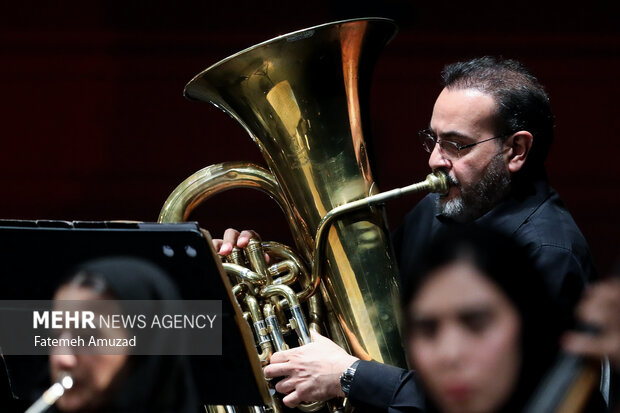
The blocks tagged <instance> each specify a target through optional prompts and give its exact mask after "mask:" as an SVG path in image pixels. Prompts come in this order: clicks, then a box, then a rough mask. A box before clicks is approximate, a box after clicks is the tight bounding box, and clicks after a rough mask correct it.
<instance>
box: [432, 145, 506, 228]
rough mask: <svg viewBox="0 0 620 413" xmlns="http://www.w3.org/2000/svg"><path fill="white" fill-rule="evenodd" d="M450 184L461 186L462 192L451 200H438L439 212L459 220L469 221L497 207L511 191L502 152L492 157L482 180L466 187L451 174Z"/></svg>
mask: <svg viewBox="0 0 620 413" xmlns="http://www.w3.org/2000/svg"><path fill="white" fill-rule="evenodd" d="M447 175H448V179H449V180H450V184H451V185H454V186H456V187H458V188H460V190H461V193H460V194H459V195H458V196H457V197H455V198H453V199H450V200H444V199H442V198H441V197H440V198H439V199H438V200H437V212H438V214H439V215H441V216H444V217H446V218H451V219H453V220H455V221H458V222H469V221H473V220H474V219H476V218H478V217H480V216H482V215H484V214H485V213H487V212H488V211H490V210H491V209H493V207H495V206H496V205H497V204H498V203H499V202H500V201H501V200H502V199H504V197H505V196H506V195H507V194H508V192H509V191H510V172H509V171H508V169H507V168H506V164H505V162H504V159H503V157H502V154H497V155H496V156H494V157H493V159H491V162H490V163H489V165H488V166H487V168H486V170H485V172H484V175H482V179H480V181H478V182H475V183H474V184H473V185H471V186H470V187H468V188H464V187H462V186H461V184H460V183H459V182H458V181H457V180H456V179H455V178H454V177H452V176H450V174H447Z"/></svg>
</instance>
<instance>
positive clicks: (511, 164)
mask: <svg viewBox="0 0 620 413" xmlns="http://www.w3.org/2000/svg"><path fill="white" fill-rule="evenodd" d="M533 143H534V137H533V136H532V134H531V133H530V132H528V131H519V132H517V133H515V134H514V135H512V136H511V137H510V139H508V141H506V144H507V145H508V146H509V147H510V149H511V151H510V152H509V154H508V160H507V162H508V164H507V165H508V170H509V171H510V172H512V173H515V172H518V171H519V170H521V168H523V165H525V161H526V160H527V156H528V155H529V153H530V149H532V144H533Z"/></svg>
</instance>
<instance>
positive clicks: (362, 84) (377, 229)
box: [159, 18, 447, 407]
mask: <svg viewBox="0 0 620 413" xmlns="http://www.w3.org/2000/svg"><path fill="white" fill-rule="evenodd" d="M395 32H396V25H395V24H394V23H393V22H392V21H391V20H388V19H382V18H369V19H359V20H348V21H341V22H335V23H330V24H325V25H321V26H316V27H313V28H309V29H306V30H301V31H298V32H294V33H290V34H287V35H284V36H280V37H277V38H275V39H272V40H270V41H267V42H264V43H261V44H259V45H256V46H254V47H252V48H249V49H246V50H244V51H242V52H239V53H237V54H235V55H233V56H231V57H229V58H227V59H224V60H222V61H220V62H219V63H217V64H215V65H213V66H211V67H209V68H208V69H206V70H205V71H203V72H202V73H200V74H198V75H197V76H196V77H194V79H192V80H191V81H190V82H189V83H188V84H187V86H186V87H185V92H184V93H185V96H186V97H188V98H190V99H194V100H201V101H206V102H210V103H212V104H214V105H215V106H217V107H218V108H220V109H222V110H223V111H224V112H226V113H228V114H229V115H230V116H232V117H233V118H234V119H236V120H237V121H238V122H239V123H240V124H241V125H242V126H243V127H244V128H245V130H246V131H247V132H248V134H249V135H250V137H251V138H252V140H253V141H254V142H255V143H256V144H257V145H258V147H259V149H260V151H261V152H262V155H263V156H264V158H265V161H266V163H267V166H268V168H269V170H266V169H264V168H261V167H259V166H256V165H252V164H247V163H243V162H237V163H223V164H218V165H212V166H209V167H207V168H204V169H202V170H201V171H198V172H197V173H195V174H194V175H192V176H190V177H189V178H188V179H186V180H185V181H184V182H183V183H181V184H180V185H179V186H178V187H177V188H176V189H175V190H174V192H173V193H172V194H171V195H170V197H169V198H168V200H167V201H166V203H165V204H164V207H163V208H162V211H161V213H160V218H159V220H160V221H161V222H174V221H182V220H184V219H186V218H187V217H188V215H189V214H190V213H191V211H192V210H193V209H194V208H195V207H196V206H197V205H199V204H200V203H201V202H203V201H204V200H205V199H207V198H208V197H210V196H211V195H213V194H215V193H219V192H221V191H224V190H228V189H231V188H237V187H251V188H256V189H259V190H262V191H264V192H266V193H268V194H269V195H270V196H271V197H272V198H273V199H274V200H275V201H276V202H277V203H278V205H279V206H280V208H281V209H282V210H283V211H284V213H285V215H286V218H287V219H288V222H289V226H290V227H291V230H292V232H293V237H294V240H295V243H296V246H297V249H298V250H299V251H300V254H301V256H297V255H296V254H294V253H292V251H289V250H286V249H283V248H280V247H278V248H273V247H270V246H269V244H267V243H263V248H264V250H265V251H266V252H268V253H270V254H272V253H276V252H280V257H281V258H282V260H283V261H286V263H285V264H281V263H276V264H274V265H272V266H269V267H266V266H265V265H264V264H263V263H262V262H261V260H260V258H259V255H262V252H258V253H256V252H249V251H248V252H246V257H247V254H248V253H249V254H253V257H254V258H252V260H258V264H257V263H254V264H251V263H250V267H251V270H248V269H243V267H239V266H242V265H243V263H244V262H246V261H248V260H247V259H246V260H244V259H242V258H240V257H239V256H237V257H236V258H234V259H231V263H230V264H224V267H226V266H228V267H227V269H228V270H229V272H230V274H231V276H232V277H233V278H235V279H236V280H237V282H239V284H238V285H237V286H236V287H235V292H236V293H235V295H236V296H237V298H238V301H239V303H240V304H241V305H242V306H245V305H247V306H248V307H249V308H250V311H249V312H250V318H251V319H252V321H253V322H254V323H255V324H256V323H257V322H256V321H254V320H255V319H256V320H258V321H261V320H263V315H264V316H265V318H267V317H271V316H275V317H277V318H279V319H282V318H283V317H284V316H285V313H286V314H287V316H288V315H289V314H290V313H293V312H294V311H293V309H294V308H297V307H299V306H298V305H297V304H296V303H295V300H298V301H299V302H300V303H301V304H304V303H306V305H307V306H308V307H309V313H308V320H310V323H309V324H310V328H309V329H313V330H318V329H319V328H320V326H321V324H323V325H325V324H327V325H328V327H329V330H330V331H331V336H332V338H333V339H334V340H335V341H336V342H338V343H340V344H342V345H343V346H345V347H347V348H349V349H350V350H352V352H353V354H354V355H356V356H357V357H360V358H362V359H366V360H368V359H374V360H377V361H379V362H382V363H387V364H391V365H396V366H401V367H406V362H405V357H404V351H403V349H402V343H401V338H400V333H399V321H400V315H399V296H398V294H399V292H398V291H399V277H398V270H397V267H396V263H395V260H394V257H393V251H392V249H391V244H390V241H389V234H388V230H387V225H386V223H385V218H384V211H383V207H382V204H383V203H384V202H385V201H386V200H388V199H390V198H394V197H396V196H400V195H401V194H402V193H406V192H416V191H420V190H430V191H437V192H445V191H446V189H447V181H446V179H445V176H443V175H433V176H430V175H429V177H428V178H427V180H426V181H424V182H423V183H420V184H414V185H411V186H410V187H407V188H402V189H397V190H392V191H389V192H387V193H383V194H377V193H376V185H375V183H374V180H373V177H372V173H371V170H370V165H369V162H368V155H367V153H366V139H367V138H368V131H367V130H365V129H364V127H365V125H367V122H365V121H363V118H364V115H365V114H366V112H367V107H365V106H364V104H365V103H366V102H368V93H369V89H370V75H371V72H372V68H373V65H374V63H375V61H376V60H377V58H378V55H379V53H380V51H381V49H382V48H383V47H384V45H385V44H386V43H387V42H388V41H389V40H390V39H391V38H392V36H393V35H394V33H395ZM283 251H284V252H283ZM310 263H313V267H312V270H311V271H308V270H307V269H306V268H307V267H309V264H310ZM234 265H236V267H233V266H234ZM248 271H250V272H248ZM284 273H285V274H284ZM293 273H294V274H293ZM293 282H298V284H299V285H300V286H301V288H302V291H301V292H299V293H294V292H293V291H292V290H291V289H290V288H289V287H287V286H288V285H291V284H292V283H293ZM318 288H320V292H321V294H314V293H315V292H316V291H317V289H318ZM250 293H251V294H254V295H256V296H258V297H260V299H261V300H266V301H265V305H266V306H267V307H263V314H262V315H261V314H258V310H257V309H256V308H255V306H254V302H253V301H252V300H247V299H246V298H245V297H246V296H247V295H248V294H250ZM320 297H322V298H323V299H324V304H325V309H326V311H327V314H326V321H325V320H321V319H320V317H321V311H322V308H321V307H322V306H321V303H320V301H319V299H320ZM244 302H245V305H244ZM244 311H246V312H247V310H244ZM296 311H297V310H295V313H294V314H293V318H292V320H293V321H291V322H290V326H291V327H293V329H295V330H297V329H298V328H301V329H302V330H304V327H303V326H300V325H299V324H300V323H301V322H302V321H303V323H306V322H305V321H304V320H301V319H303V318H304V316H303V314H301V315H299V314H300V313H298V312H296ZM258 324H260V323H258ZM267 324H268V323H267ZM261 325H262V324H261ZM261 328H262V327H260V326H258V327H255V333H256V337H257V339H258V341H261V340H264V339H265V337H266V335H265V334H263V333H264V332H261ZM305 330H308V328H306V329H305ZM279 333H282V334H286V333H287V331H286V327H282V331H280V332H279ZM279 333H278V334H279ZM306 334H307V331H301V332H300V333H299V337H300V340H301V341H303V342H307V340H308V338H307V337H306V336H305V335H306ZM338 337H341V338H338ZM342 337H344V338H346V341H343V339H342ZM273 341H274V342H277V344H274V346H273V347H275V348H278V347H282V346H283V345H284V344H283V343H282V342H281V339H280V338H279V337H275V338H273ZM269 351H270V349H268V348H266V346H264V347H263V345H261V355H262V357H263V358H264V357H265V355H266V354H269ZM262 361H264V360H262ZM308 407H310V406H308Z"/></svg>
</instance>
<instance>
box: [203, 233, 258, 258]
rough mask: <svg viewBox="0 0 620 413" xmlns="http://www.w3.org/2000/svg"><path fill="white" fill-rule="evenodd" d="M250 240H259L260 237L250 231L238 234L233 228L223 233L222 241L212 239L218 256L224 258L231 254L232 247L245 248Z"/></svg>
mask: <svg viewBox="0 0 620 413" xmlns="http://www.w3.org/2000/svg"><path fill="white" fill-rule="evenodd" d="M252 238H255V239H257V240H260V235H258V233H256V232H255V231H252V230H250V229H246V230H243V231H241V232H239V231H237V230H236V229H234V228H228V229H227V230H226V231H224V237H223V238H222V239H220V238H214V239H213V247H214V248H215V250H216V251H217V253H218V254H219V255H222V256H226V255H228V254H230V253H231V252H232V250H233V248H234V247H238V248H244V247H246V246H247V245H248V242H250V239H252Z"/></svg>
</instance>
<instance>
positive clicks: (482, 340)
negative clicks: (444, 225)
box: [403, 227, 559, 413]
mask: <svg viewBox="0 0 620 413" xmlns="http://www.w3.org/2000/svg"><path fill="white" fill-rule="evenodd" d="M411 280H412V284H411V285H409V286H408V288H405V294H404V295H403V298H404V304H405V307H404V311H405V316H406V320H407V323H406V331H407V348H408V352H409V356H410V360H411V362H412V364H413V367H414V369H415V370H417V372H418V374H419V376H420V379H421V380H422V383H423V386H424V388H425V389H426V391H427V393H428V396H429V398H430V402H429V406H430V407H429V410H433V409H438V410H440V411H443V412H449V413H453V412H462V413H473V412H475V413H491V412H498V411H519V410H521V409H522V407H523V404H524V403H525V401H526V400H527V398H528V397H529V395H530V393H531V392H532V391H533V390H534V388H535V387H536V385H537V384H538V383H539V381H540V379H541V378H542V376H543V375H544V372H545V371H546V369H547V368H548V367H549V365H550V363H552V362H553V360H554V355H555V353H556V352H557V340H558V335H559V328H558V326H557V325H554V324H553V323H550V321H551V320H553V316H552V315H551V310H552V309H551V308H549V299H548V298H547V296H546V294H545V291H546V289H545V286H544V284H543V282H542V279H541V277H540V276H539V275H538V274H537V272H536V271H535V270H534V268H533V267H532V265H531V263H530V261H529V260H528V258H527V255H526V254H525V253H524V252H523V251H522V250H521V249H520V248H519V247H518V246H517V245H515V244H514V243H513V242H512V240H510V239H508V238H505V237H504V236H501V235H499V234H497V233H495V232H491V231H489V230H485V229H483V228H473V227H469V228H450V229H448V230H446V231H444V232H443V233H440V234H438V236H437V238H436V239H434V240H433V241H432V242H431V245H429V248H428V249H427V250H426V251H425V254H424V255H422V256H421V258H420V259H419V260H418V266H417V269H416V271H415V274H413V275H412V277H411Z"/></svg>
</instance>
